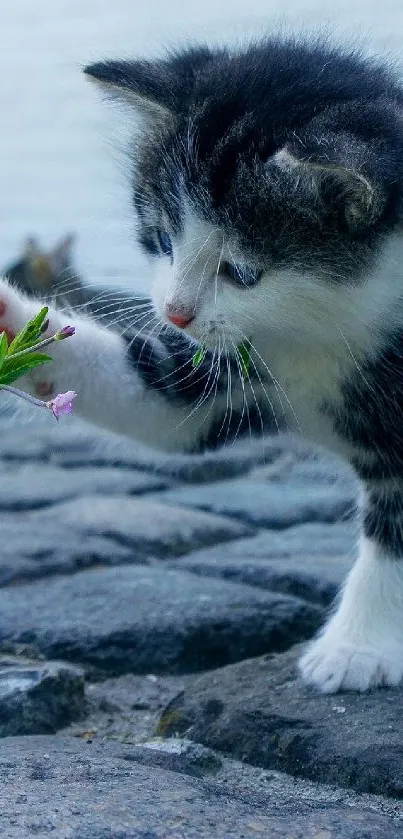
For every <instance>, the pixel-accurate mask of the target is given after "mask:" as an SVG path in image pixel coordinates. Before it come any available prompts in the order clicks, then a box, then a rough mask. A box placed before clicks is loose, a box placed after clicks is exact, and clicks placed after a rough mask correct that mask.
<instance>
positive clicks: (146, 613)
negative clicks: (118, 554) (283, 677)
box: [0, 565, 321, 675]
mask: <svg viewBox="0 0 403 839" xmlns="http://www.w3.org/2000/svg"><path fill="white" fill-rule="evenodd" d="M320 617H321V610H320V609H318V607H316V606H314V605H311V604H307V603H305V602H304V601H302V600H299V599H297V598H291V597H287V596H285V595H281V594H275V593H271V592H263V591H259V590H258V589H256V588H252V587H251V586H244V585H238V584H237V583H230V582H226V581H224V580H213V579H211V578H210V579H206V580H204V579H202V578H200V577H198V576H196V575H195V574H189V573H187V572H184V571H183V572H182V571H176V570H172V569H165V568H161V567H156V568H154V567H148V566H141V565H138V566H118V567H117V568H110V569H102V570H100V569H94V570H90V571H82V572H81V573H79V574H75V575H73V576H72V577H59V578H56V579H49V580H48V581H47V582H46V585H43V583H42V582H40V581H39V582H35V583H32V584H25V585H20V586H17V587H13V588H8V589H3V590H2V591H0V640H3V641H13V642H15V643H17V642H18V643H29V644H33V645H35V646H36V647H37V648H38V649H39V650H40V651H41V652H42V653H43V654H45V655H47V656H49V657H51V658H65V659H67V660H70V661H76V662H80V663H83V664H86V665H89V666H92V667H95V668H98V669H99V670H102V671H106V672H108V673H109V674H110V675H118V674H120V673H127V672H138V673H149V672H152V671H155V672H171V673H175V672H184V671H194V670H200V669H203V668H206V667H218V666H219V665H221V664H225V663H228V662H230V661H238V660H239V659H241V658H245V657H247V656H251V655H260V654H261V653H263V652H267V651H271V650H279V649H286V648H287V647H289V646H290V645H291V644H292V643H294V642H295V641H297V640H300V639H301V638H304V637H308V636H309V635H311V634H312V632H313V631H314V629H315V628H316V627H317V626H318V624H319V622H320Z"/></svg>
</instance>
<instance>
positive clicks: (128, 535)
mask: <svg viewBox="0 0 403 839" xmlns="http://www.w3.org/2000/svg"><path fill="white" fill-rule="evenodd" d="M56 517H57V520H58V521H59V522H60V523H62V526H63V527H67V528H72V529H74V531H75V532H76V533H80V534H81V536H82V537H84V538H86V537H88V536H98V537H99V536H104V537H107V538H109V539H113V540H114V541H116V542H117V543H118V544H121V545H125V546H129V547H131V548H132V550H133V552H134V555H135V558H137V559H138V558H143V559H144V558H145V557H148V556H150V555H151V556H156V557H161V558H165V557H166V556H178V555H179V554H182V553H187V552H188V551H191V550H194V549H195V548H199V547H202V546H207V545H213V544H216V543H217V542H224V541H226V540H229V539H234V538H238V537H241V536H245V535H248V534H250V533H251V528H250V527H248V526H247V525H244V524H242V523H240V522H234V521H232V520H231V519H230V518H224V517H219V516H214V515H210V514H208V513H204V512H200V511H196V510H184V509H183V508H180V507H179V508H177V509H173V508H172V507H171V506H168V505H166V504H160V503H158V500H156V499H153V500H148V499H147V500H145V499H143V498H127V497H124V496H121V497H117V496H106V495H105V496H100V495H98V496H96V495H94V496H83V497H82V498H79V499H77V500H74V501H67V502H65V503H64V504H59V505H58V506H57V508H55V509H51V510H43V511H42V512H41V516H40V521H41V524H43V525H47V524H48V523H50V524H51V523H52V522H54V521H55V518H56Z"/></svg>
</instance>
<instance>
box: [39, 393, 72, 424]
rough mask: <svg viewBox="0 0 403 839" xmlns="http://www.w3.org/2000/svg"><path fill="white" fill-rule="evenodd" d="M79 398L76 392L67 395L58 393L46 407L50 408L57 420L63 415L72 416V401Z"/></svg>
mask: <svg viewBox="0 0 403 839" xmlns="http://www.w3.org/2000/svg"><path fill="white" fill-rule="evenodd" d="M76 396H77V394H76V392H75V391H74V390H68V391H67V392H66V393H58V394H57V396H54V397H53V399H50V400H49V402H46V407H47V408H50V410H51V411H52V414H53V416H54V417H55V419H57V420H58V419H59V417H60V416H61V415H62V414H71V412H72V410H73V406H72V404H71V403H72V401H73V399H75V398H76Z"/></svg>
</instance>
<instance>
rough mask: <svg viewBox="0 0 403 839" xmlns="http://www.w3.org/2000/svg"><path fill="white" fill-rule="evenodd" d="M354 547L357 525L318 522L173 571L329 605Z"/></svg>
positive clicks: (207, 553) (266, 533)
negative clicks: (245, 585) (217, 578)
mask: <svg viewBox="0 0 403 839" xmlns="http://www.w3.org/2000/svg"><path fill="white" fill-rule="evenodd" d="M356 541H357V537H356V527H355V523H353V522H343V524H323V523H316V522H315V523H309V524H301V525H298V526H297V527H290V528H287V529H285V530H282V531H280V532H278V531H270V530H263V531H261V532H260V533H258V534H256V536H252V537H251V538H250V539H237V540H236V541H231V542H227V543H226V545H225V548H223V547H221V546H220V545H217V546H214V547H212V548H206V549H202V550H200V551H193V552H192V553H190V554H187V555H186V556H183V557H181V558H180V559H175V560H172V561H171V562H170V565H171V566H172V567H175V568H183V569H185V570H187V571H192V572H193V573H195V574H200V575H201V576H204V577H206V576H211V577H221V578H223V579H227V580H234V581H236V582H244V583H247V584H248V585H255V586H259V587H261V588H264V589H270V590H271V591H281V592H283V593H284V594H293V595H295V596H296V597H305V598H306V599H307V600H311V601H313V602H314V603H320V604H322V605H328V604H329V603H330V602H331V601H332V600H333V598H334V596H335V594H336V593H337V591H338V589H339V587H340V584H341V583H342V581H343V580H344V579H345V577H346V574H347V572H348V570H349V569H350V567H351V564H352V561H353V557H354V554H355V543H356Z"/></svg>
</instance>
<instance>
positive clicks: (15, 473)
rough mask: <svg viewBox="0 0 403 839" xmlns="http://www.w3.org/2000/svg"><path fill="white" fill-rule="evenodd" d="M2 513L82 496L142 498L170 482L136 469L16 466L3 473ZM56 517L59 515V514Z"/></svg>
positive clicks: (0, 493) (38, 506)
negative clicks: (98, 495)
mask: <svg viewBox="0 0 403 839" xmlns="http://www.w3.org/2000/svg"><path fill="white" fill-rule="evenodd" d="M2 478H3V479H2V481H1V484H0V512H1V511H4V510H5V511H10V512H23V511H25V510H34V509H39V508H41V507H49V506H51V505H53V504H57V503H58V502H60V501H65V500H67V499H70V498H78V497H80V496H82V495H92V494H95V493H99V494H101V495H112V494H116V495H140V494H142V493H145V492H151V491H154V492H155V491H156V490H160V489H164V488H166V486H167V482H166V481H163V480H161V478H157V477H156V476H153V475H147V474H146V473H145V472H139V471H138V470H135V469H125V470H122V469H114V468H110V469H108V468H106V467H103V468H99V469H97V468H95V467H92V466H86V467H85V468H82V469H79V468H77V469H62V468H58V467H57V466H56V465H49V464H42V465H41V466H38V465H31V464H24V465H15V464H13V466H12V467H11V466H10V467H9V469H8V470H7V469H3V470H2ZM56 515H57V513H56Z"/></svg>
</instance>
